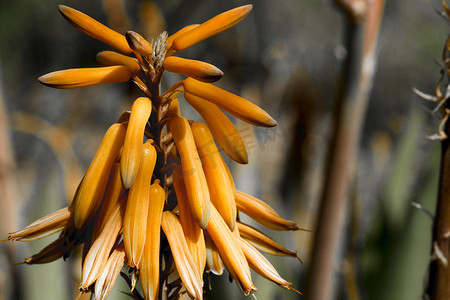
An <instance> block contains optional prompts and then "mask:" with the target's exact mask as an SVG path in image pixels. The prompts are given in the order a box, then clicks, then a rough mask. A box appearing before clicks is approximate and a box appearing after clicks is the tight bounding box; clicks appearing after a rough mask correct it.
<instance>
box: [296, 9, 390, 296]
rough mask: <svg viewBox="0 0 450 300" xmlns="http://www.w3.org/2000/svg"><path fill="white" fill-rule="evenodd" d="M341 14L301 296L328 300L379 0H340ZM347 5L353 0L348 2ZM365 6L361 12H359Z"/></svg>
mask: <svg viewBox="0 0 450 300" xmlns="http://www.w3.org/2000/svg"><path fill="white" fill-rule="evenodd" d="M342 2H343V3H340V6H341V7H342V8H343V9H344V11H345V12H346V13H347V17H348V20H349V22H348V23H347V37H346V45H347V49H348V54H347V59H346V62H345V69H344V76H343V79H344V82H343V84H342V85H341V87H340V90H339V91H338V93H337V95H336V107H335V110H334V112H335V115H334V119H333V125H334V126H333V129H334V132H333V135H332V141H331V144H330V148H329V153H328V160H327V166H326V173H325V182H324V188H323V193H322V196H321V204H320V209H319V215H318V219H317V226H316V229H315V240H314V245H313V247H314V248H313V251H312V253H313V256H312V260H311V262H310V267H309V276H308V279H307V280H308V282H307V286H306V291H305V296H306V299H309V300H323V299H331V297H332V291H333V287H332V283H333V280H332V279H333V273H334V268H335V267H337V265H336V261H335V255H336V249H337V247H338V238H339V236H340V233H341V231H342V224H343V222H342V221H343V220H342V219H343V217H344V212H345V207H346V202H347V194H348V192H347V191H348V188H349V182H350V179H351V175H352V164H353V162H354V158H355V157H357V155H358V151H357V146H358V144H359V140H360V135H361V129H362V124H363V120H364V115H365V112H366V107H367V103H368V94H369V90H370V88H371V82H372V78H373V74H374V71H375V70H374V69H375V68H374V66H375V45H376V43H375V41H376V38H377V36H378V29H379V23H380V20H381V15H382V11H383V6H384V0H374V1H370V2H369V1H367V2H365V4H367V6H366V9H363V6H362V4H364V3H363V2H364V1H358V0H357V1H342ZM351 4H354V5H353V6H352V5H351ZM364 11H366V12H367V14H366V15H364V16H362V13H363V12H364Z"/></svg>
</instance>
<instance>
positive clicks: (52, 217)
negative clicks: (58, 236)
mask: <svg viewBox="0 0 450 300" xmlns="http://www.w3.org/2000/svg"><path fill="white" fill-rule="evenodd" d="M70 216H71V214H70V211H69V208H68V207H64V208H62V209H60V210H58V211H56V212H54V213H52V214H49V215H47V216H45V217H42V218H40V219H39V220H37V221H34V222H33V223H31V224H30V225H28V226H26V227H25V228H24V229H22V230H19V231H16V232H13V233H10V234H9V236H8V240H13V241H23V242H26V241H33V240H37V239H40V238H43V237H46V236H49V235H51V234H53V233H55V232H58V231H61V230H63V229H64V228H65V227H66V225H67V223H68V222H69V218H70Z"/></svg>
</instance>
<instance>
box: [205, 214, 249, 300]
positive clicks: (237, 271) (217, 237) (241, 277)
mask: <svg viewBox="0 0 450 300" xmlns="http://www.w3.org/2000/svg"><path fill="white" fill-rule="evenodd" d="M206 230H207V231H208V233H209V235H210V236H211V238H212V240H213V241H214V244H215V245H216V247H217V249H218V250H219V254H220V257H221V258H222V261H223V263H224V264H225V267H226V268H227V270H228V272H229V273H230V275H231V276H232V277H233V278H234V280H236V282H238V283H239V284H240V285H241V287H242V290H243V291H244V294H245V295H248V294H249V293H251V292H253V291H256V287H255V286H254V285H253V283H252V278H251V275H250V269H249V266H248V263H247V259H246V258H245V256H244V253H243V252H242V249H241V248H240V246H239V245H238V244H237V243H236V241H235V240H234V238H233V236H232V235H233V234H232V232H231V231H230V228H228V226H227V224H226V223H225V221H224V220H223V219H222V217H221V216H220V214H219V212H218V211H217V209H216V208H215V207H214V205H211V218H210V219H209V223H208V227H207V228H206Z"/></svg>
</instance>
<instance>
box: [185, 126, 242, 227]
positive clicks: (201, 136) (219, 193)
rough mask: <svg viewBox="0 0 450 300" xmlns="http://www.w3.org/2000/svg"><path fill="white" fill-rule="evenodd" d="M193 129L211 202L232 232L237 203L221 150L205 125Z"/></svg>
mask: <svg viewBox="0 0 450 300" xmlns="http://www.w3.org/2000/svg"><path fill="white" fill-rule="evenodd" d="M191 128H192V133H193V135H194V140H195V145H196V147H197V150H198V153H199V155H200V158H201V160H202V164H203V170H204V172H205V176H206V181H207V182H208V189H209V194H210V196H211V201H212V203H213V204H214V206H215V207H216V208H217V210H218V211H219V213H220V215H221V216H222V218H223V219H224V220H225V222H226V223H227V225H228V227H229V228H230V230H234V226H235V224H236V214H237V211H236V202H235V200H234V195H233V188H232V186H231V183H230V179H229V177H228V173H227V170H226V169H225V166H224V165H223V160H222V158H221V155H220V152H219V149H217V147H216V144H215V143H214V139H213V137H212V135H211V132H210V131H209V129H208V127H207V126H206V125H205V124H203V123H201V122H196V123H194V124H192V127H191Z"/></svg>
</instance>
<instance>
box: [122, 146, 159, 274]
mask: <svg viewBox="0 0 450 300" xmlns="http://www.w3.org/2000/svg"><path fill="white" fill-rule="evenodd" d="M155 163H156V150H155V147H153V146H152V145H151V144H150V143H145V144H144V146H143V151H142V159H141V163H140V165H139V171H138V174H137V176H136V180H135V182H134V184H133V185H132V186H131V188H130V192H129V194H128V200H127V208H126V211H125V217H124V224H123V241H124V244H125V251H126V252H127V258H128V263H129V265H130V266H131V267H137V268H139V267H140V264H141V258H142V253H143V251H144V246H145V241H146V236H147V218H148V207H149V201H150V198H149V197H150V181H151V179H152V174H153V170H154V168H155Z"/></svg>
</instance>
